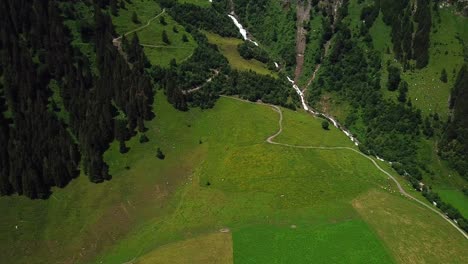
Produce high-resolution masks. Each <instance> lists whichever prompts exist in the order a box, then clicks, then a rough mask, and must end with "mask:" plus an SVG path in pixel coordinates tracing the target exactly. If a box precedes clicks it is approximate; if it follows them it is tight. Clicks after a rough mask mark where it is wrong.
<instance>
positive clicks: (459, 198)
mask: <svg viewBox="0 0 468 264" xmlns="http://www.w3.org/2000/svg"><path fill="white" fill-rule="evenodd" d="M435 191H436V192H437V193H438V194H439V195H440V198H442V201H444V202H447V203H449V204H451V205H453V206H454V207H455V208H457V209H458V210H459V211H460V213H461V214H462V215H463V216H464V217H465V218H468V197H467V196H466V195H465V194H463V192H461V191H459V190H456V189H436V190H435Z"/></svg>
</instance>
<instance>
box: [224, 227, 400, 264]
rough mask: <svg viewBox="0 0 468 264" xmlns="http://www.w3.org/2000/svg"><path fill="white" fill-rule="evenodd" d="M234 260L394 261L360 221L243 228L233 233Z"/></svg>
mask: <svg viewBox="0 0 468 264" xmlns="http://www.w3.org/2000/svg"><path fill="white" fill-rule="evenodd" d="M233 243H234V262H235V263H363V262H365V263H393V261H392V257H391V256H390V254H389V253H388V252H387V250H386V249H385V247H384V246H383V244H382V243H381V242H380V241H379V239H378V237H377V236H376V234H375V233H374V232H373V231H372V230H371V229H370V228H369V227H368V226H367V224H366V223H364V222H363V221H360V220H352V219H350V220H347V221H346V220H344V221H340V222H338V223H333V222H329V223H325V224H317V225H310V226H309V225H291V226H254V227H246V228H243V229H241V230H239V231H237V232H234V234H233Z"/></svg>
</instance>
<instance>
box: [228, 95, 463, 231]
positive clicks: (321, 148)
mask: <svg viewBox="0 0 468 264" xmlns="http://www.w3.org/2000/svg"><path fill="white" fill-rule="evenodd" d="M221 97H225V98H230V99H234V100H237V101H241V102H246V103H253V104H259V105H265V106H269V107H271V108H273V110H274V111H276V112H278V114H279V121H278V125H279V129H278V131H277V132H276V133H275V134H273V135H271V136H269V137H268V138H267V139H266V142H267V143H269V144H273V145H278V146H283V147H289V148H298V149H318V150H348V151H352V152H354V153H357V154H359V155H361V156H362V157H364V158H366V159H368V160H370V161H371V162H372V164H374V166H375V167H376V168H377V169H378V170H380V171H381V172H383V173H384V174H385V175H387V176H388V177H389V178H390V179H391V180H392V181H393V182H394V183H395V184H396V186H397V187H398V191H399V192H400V193H401V194H402V195H404V196H405V197H407V198H409V199H411V200H413V201H415V202H417V203H418V204H420V205H422V206H424V207H426V208H427V209H429V210H431V211H433V212H434V213H436V214H438V215H439V216H440V217H442V218H443V219H444V220H445V221H447V222H448V223H450V224H451V225H452V226H453V227H455V228H456V229H457V230H458V231H459V232H460V233H461V234H462V235H463V236H464V237H465V238H466V239H468V235H467V234H466V233H465V232H464V231H463V230H462V229H461V228H460V227H458V225H457V224H455V223H454V222H453V221H452V220H450V219H449V218H447V216H446V215H444V214H443V213H441V212H439V211H438V210H436V209H434V208H433V207H431V206H430V205H428V204H426V203H424V202H422V201H421V200H419V199H418V198H416V197H414V196H412V195H411V194H409V193H408V192H406V191H405V189H403V187H402V186H401V184H400V183H399V182H398V180H397V179H396V178H395V177H394V176H392V175H391V174H390V173H389V172H387V171H386V170H384V169H383V168H382V167H380V165H379V164H378V163H377V162H376V161H375V160H374V159H372V158H371V157H369V156H367V155H365V154H363V153H362V152H360V151H359V150H356V149H353V148H349V147H321V146H301V145H291V144H286V143H279V142H276V141H274V139H275V138H276V137H277V136H279V135H280V134H281V132H283V112H282V111H281V108H279V107H278V106H276V105H271V104H266V103H261V102H257V103H254V102H251V101H247V100H244V99H240V98H237V97H232V96H225V95H221Z"/></svg>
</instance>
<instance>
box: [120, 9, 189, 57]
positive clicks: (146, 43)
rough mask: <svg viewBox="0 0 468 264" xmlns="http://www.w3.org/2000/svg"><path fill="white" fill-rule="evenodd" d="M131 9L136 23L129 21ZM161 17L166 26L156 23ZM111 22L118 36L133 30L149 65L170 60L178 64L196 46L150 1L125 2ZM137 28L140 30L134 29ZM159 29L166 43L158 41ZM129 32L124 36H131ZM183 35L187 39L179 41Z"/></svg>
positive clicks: (187, 34) (160, 39)
mask: <svg viewBox="0 0 468 264" xmlns="http://www.w3.org/2000/svg"><path fill="white" fill-rule="evenodd" d="M134 12H135V13H136V14H137V16H138V20H139V21H140V22H139V23H134V22H133V21H132V14H133V13H134ZM156 16H158V17H156ZM161 17H163V18H164V21H165V22H166V25H163V24H162V23H161V22H160V18H161ZM113 23H114V25H115V27H116V31H117V33H118V34H119V35H123V34H127V33H129V32H131V31H134V30H136V34H137V35H138V37H139V38H140V43H141V44H142V45H143V47H144V50H145V54H146V56H147V57H148V59H149V61H150V62H151V64H152V65H160V66H168V65H169V63H170V61H171V60H172V59H175V60H176V62H178V63H180V62H182V61H184V60H186V59H188V58H189V57H190V56H191V55H192V54H193V51H194V50H195V48H196V47H197V43H196V42H195V41H194V39H193V38H192V36H191V35H190V34H189V33H188V32H186V31H185V29H184V28H183V27H182V26H181V25H179V24H178V23H177V22H175V21H174V20H173V19H172V18H171V17H170V16H169V15H168V14H167V13H166V12H163V10H162V9H161V8H160V7H159V5H158V4H157V3H155V2H154V1H152V0H146V1H140V0H139V1H133V2H132V4H127V5H126V10H125V9H121V10H120V11H119V15H118V16H114V17H113ZM148 23H149V25H148V26H146V25H147V24H148ZM145 26H146V27H145ZM140 28H141V30H138V29H140ZM174 28H175V29H174ZM163 30H164V31H166V33H167V36H168V39H169V41H170V43H169V44H167V43H164V42H163V40H162V32H163ZM132 35H133V33H132V34H129V35H127V38H129V39H131V37H132ZM183 35H185V36H186V37H187V39H188V41H187V42H184V41H183V40H182V37H183Z"/></svg>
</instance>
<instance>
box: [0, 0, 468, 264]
mask: <svg viewBox="0 0 468 264" xmlns="http://www.w3.org/2000/svg"><path fill="white" fill-rule="evenodd" d="M356 1H357V0H356ZM356 1H354V2H353V3H357V2H356ZM180 2H190V3H195V4H200V5H202V6H205V5H206V6H208V5H209V1H208V0H207V1H201V0H200V1H196V0H185V1H184V0H180ZM207 3H208V4H207ZM268 3H269V4H272V3H273V2H271V1H270V2H268ZM272 5H273V4H272ZM281 8H282V7H281V6H280V5H279V4H278V3H277V2H275V3H274V8H271V9H269V12H270V13H269V14H275V16H272V17H268V16H267V17H266V18H265V24H263V25H262V27H267V26H269V25H270V26H271V25H273V24H274V23H278V24H280V23H281V24H282V22H283V21H285V20H286V19H287V16H288V15H287V13H281V12H282V9H281ZM356 10H357V9H356V8H355V7H354V9H352V12H351V13H352V14H353V16H354V18H355V16H356V14H357V11H356ZM133 11H136V13H137V14H138V17H139V20H140V21H141V23H140V24H135V23H133V22H131V16H132V13H133ZM280 13H281V15H279V14H280ZM158 14H161V16H164V18H165V21H166V22H167V25H166V26H164V25H162V24H161V23H160V21H159V17H158V18H157V19H155V20H154V21H153V22H151V23H150V25H149V26H148V27H146V28H144V29H142V30H140V31H138V36H139V38H140V42H141V43H142V44H146V45H153V46H158V48H151V47H145V53H146V54H147V55H148V57H149V59H150V60H151V63H152V64H155V65H162V66H166V65H168V64H169V62H170V60H171V59H173V58H175V59H176V60H177V61H178V62H180V61H181V60H184V59H185V58H187V57H189V56H190V55H191V52H193V50H194V49H195V48H196V44H195V42H194V40H193V38H192V37H191V36H190V35H189V34H188V33H187V32H186V31H185V30H184V29H183V28H182V27H181V26H180V25H178V24H177V23H176V22H175V21H174V20H172V19H171V17H170V16H168V15H167V14H166V13H163V10H162V9H161V8H159V6H158V5H157V4H155V2H153V1H140V0H134V1H133V4H127V10H121V11H120V14H119V16H116V17H113V19H114V23H115V24H116V29H117V31H118V32H119V33H120V34H124V33H125V32H128V31H131V30H134V29H137V28H139V27H141V26H143V25H145V23H146V21H149V20H150V19H151V18H154V17H155V16H156V15H158ZM275 17H276V18H278V17H280V18H281V19H282V20H278V21H276V22H275ZM289 22H291V21H289ZM319 22H320V21H319V20H312V22H311V23H312V25H315V26H318V25H319V24H320V23H319ZM378 23H379V22H378ZM290 25H291V24H290V23H289V24H288V23H284V24H282V25H281V26H279V25H275V27H274V28H276V29H278V30H279V31H277V33H278V36H279V37H280V36H281V35H280V34H279V33H280V31H281V30H284V31H286V30H287V26H290ZM174 26H175V27H176V28H177V30H178V31H179V32H178V33H177V32H174V31H173V27H174ZM380 26H382V25H380ZM262 27H259V28H257V29H256V30H260V29H262ZM375 27H378V26H375ZM382 28H384V27H383V26H382ZM163 29H165V30H166V31H167V34H168V37H169V39H170V40H171V41H173V42H172V43H171V44H170V45H166V44H163V43H162V40H161V35H162V34H161V33H162V30H163ZM373 30H375V29H373ZM273 32H274V31H269V32H265V36H263V37H265V39H267V37H269V35H268V34H270V33H271V34H272V33H273ZM383 32H384V33H385V31H383ZM374 33H375V32H374ZM182 34H186V35H187V37H188V39H189V41H188V42H182V41H181V38H180V37H181V36H182ZM205 34H206V35H207V37H208V39H209V41H210V42H211V43H214V44H216V45H217V46H218V47H219V49H220V51H221V52H222V53H223V55H224V56H226V57H227V58H228V60H229V62H230V64H231V66H232V67H233V68H236V69H239V70H253V71H255V72H257V73H261V74H273V73H272V72H271V71H269V70H268V69H267V68H266V66H265V65H264V64H262V63H260V62H258V61H255V60H252V61H246V60H244V59H243V58H242V57H241V56H240V55H239V54H238V52H237V45H238V44H239V43H241V40H239V39H234V38H222V37H220V36H218V35H215V34H212V33H209V32H205ZM288 34H289V33H288ZM317 35H318V34H317ZM288 36H289V35H288ZM288 36H287V37H286V38H285V39H284V41H285V42H278V43H268V44H267V45H268V46H270V47H272V48H273V52H272V54H274V55H280V54H281V53H282V52H285V53H287V51H286V50H283V48H284V46H283V45H284V44H285V43H286V42H288V41H289V39H288ZM317 37H318V36H317ZM280 38H281V37H280ZM382 38H383V37H382ZM385 42H386V40H382V39H376V40H375V43H376V44H375V45H376V46H378V45H381V46H382V47H381V48H382V49H384V45H383V43H385ZM309 45H310V48H311V49H313V45H314V43H313V42H312V43H309ZM159 46H162V47H159ZM309 63H310V61H309ZM53 96H54V98H55V97H56V95H55V93H54V95H53ZM343 105H344V104H343ZM344 107H345V106H344ZM346 107H347V106H346ZM153 108H154V112H155V113H156V117H155V118H154V119H153V120H152V121H150V122H147V123H145V126H146V127H147V128H148V130H147V131H146V132H145V135H146V136H147V137H148V138H149V142H147V143H140V142H139V139H140V136H141V134H139V135H137V136H135V137H133V138H132V139H131V140H129V141H128V142H126V145H127V147H129V152H128V153H125V154H121V153H120V151H119V143H118V142H113V143H112V145H111V147H110V149H109V150H108V151H107V152H106V153H105V161H106V162H107V164H108V165H109V168H110V174H112V175H113V179H112V180H111V181H108V182H105V183H101V184H93V183H90V182H89V181H88V180H87V178H86V176H85V175H81V176H80V177H79V178H78V179H75V180H73V181H72V182H71V183H70V184H69V186H67V187H66V188H63V189H54V190H53V194H52V196H51V197H50V198H49V199H48V200H29V199H27V198H25V197H18V196H10V197H0V211H1V212H2V216H1V218H0V234H1V236H0V246H1V247H2V250H3V251H2V256H1V259H2V261H1V262H2V263H3V262H5V263H112V264H113V263H311V262H314V263H330V262H333V263H467V262H468V255H467V253H466V248H467V247H468V240H466V239H465V238H464V237H463V236H461V235H460V234H459V233H458V231H457V230H455V229H454V228H453V227H452V226H451V225H450V224H449V223H447V222H446V221H445V220H444V219H442V218H441V217H440V216H438V215H436V214H435V213H433V212H431V211H429V210H427V208H424V207H422V206H421V205H419V204H417V203H415V202H414V201H411V200H409V199H407V198H405V197H403V196H402V195H401V194H400V193H399V192H398V190H397V188H396V187H395V185H394V183H393V181H391V180H390V179H389V178H388V177H387V176H386V175H384V174H383V173H382V172H381V171H379V170H378V169H377V168H376V167H375V166H374V165H373V164H372V163H371V162H370V161H369V160H367V159H365V158H364V157H362V156H361V155H359V154H358V153H355V152H353V151H350V150H346V149H332V150H330V149H301V148H293V147H287V146H280V145H272V144H269V143H267V142H266V139H267V138H268V137H270V136H271V135H273V134H274V133H276V132H277V131H278V129H279V123H278V121H279V118H280V115H279V114H278V113H277V112H276V111H274V109H272V108H271V107H270V106H266V105H260V104H254V103H246V102H242V101H239V100H236V99H235V98H225V97H222V98H220V99H219V100H218V101H217V102H216V105H215V107H214V108H212V109H205V110H201V109H199V108H193V109H189V110H188V111H186V112H182V111H177V110H175V109H174V108H173V106H172V105H170V104H169V103H168V102H167V98H166V96H165V95H163V92H162V91H158V92H157V96H156V100H155V102H154V105H153ZM281 111H282V113H283V122H282V127H283V131H282V133H281V134H280V135H278V136H277V137H276V138H275V141H277V142H281V143H286V144H292V145H306V146H321V147H349V148H354V149H357V147H355V146H354V144H353V143H352V142H351V141H350V140H349V139H348V138H347V137H346V136H345V135H344V134H343V133H342V132H340V131H339V130H338V129H336V128H335V127H330V129H329V130H324V129H323V128H322V121H323V119H320V118H316V117H314V116H311V115H310V114H308V113H305V112H303V111H292V110H288V109H283V108H281ZM62 114H63V115H64V114H65V113H61V115H62ZM343 116H344V114H343ZM63 118H64V119H65V118H66V115H64V116H63ZM430 144H431V142H429V143H428V144H427V146H429V147H428V149H427V151H426V152H425V153H423V154H424V155H425V156H424V158H427V159H428V160H431V161H432V159H435V158H437V156H435V157H434V156H433V154H434V152H433V150H434V149H433V148H432V146H431V145H430ZM158 148H160V149H161V150H162V152H163V153H164V154H165V159H158V158H157V156H156V153H157V149H158ZM380 164H381V165H382V166H383V167H384V168H385V169H386V170H388V171H391V170H390V168H389V165H388V164H386V163H385V164H384V163H383V162H382V163H380ZM391 172H392V174H395V175H396V173H395V172H393V171H391ZM398 180H399V181H400V182H401V183H404V184H403V188H405V189H406V190H410V189H411V187H409V184H408V183H407V182H406V181H404V179H403V178H401V177H398ZM435 180H436V179H434V181H435ZM440 193H441V196H443V197H444V199H445V197H446V198H447V201H450V199H452V200H454V201H455V200H456V201H458V202H460V201H462V200H461V198H460V197H459V196H458V195H459V193H456V194H455V193H453V192H451V191H444V190H440ZM411 194H412V195H415V196H417V197H418V198H420V199H421V200H422V197H421V195H419V193H417V192H416V191H414V190H412V191H411ZM465 198H466V197H465ZM465 200H466V199H465ZM454 203H455V202H454ZM460 205H461V206H462V207H463V206H464V204H463V202H461V203H460ZM463 208H464V209H463V210H464V211H463V212H464V213H466V210H465V209H466V208H465V207H463Z"/></svg>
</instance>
